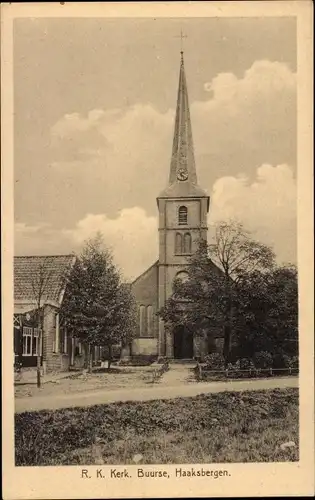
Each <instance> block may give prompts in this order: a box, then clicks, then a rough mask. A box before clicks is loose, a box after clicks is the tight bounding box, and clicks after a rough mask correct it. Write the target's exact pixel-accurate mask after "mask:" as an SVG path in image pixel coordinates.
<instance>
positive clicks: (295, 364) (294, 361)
mask: <svg viewBox="0 0 315 500" xmlns="http://www.w3.org/2000/svg"><path fill="white" fill-rule="evenodd" d="M289 363H290V364H289V367H290V368H296V369H298V368H299V357H298V356H293V357H292V358H290V360H289Z"/></svg>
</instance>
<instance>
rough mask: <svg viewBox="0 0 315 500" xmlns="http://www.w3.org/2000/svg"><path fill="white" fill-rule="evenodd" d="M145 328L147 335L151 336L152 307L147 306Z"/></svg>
mask: <svg viewBox="0 0 315 500" xmlns="http://www.w3.org/2000/svg"><path fill="white" fill-rule="evenodd" d="M147 330H148V337H152V336H153V307H152V306H148V307H147Z"/></svg>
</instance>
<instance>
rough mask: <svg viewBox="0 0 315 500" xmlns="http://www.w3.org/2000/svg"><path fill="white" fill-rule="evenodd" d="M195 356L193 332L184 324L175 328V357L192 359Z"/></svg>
mask: <svg viewBox="0 0 315 500" xmlns="http://www.w3.org/2000/svg"><path fill="white" fill-rule="evenodd" d="M193 356H194V345H193V334H192V332H190V331H189V330H187V328H185V327H184V326H177V327H176V328H175V329H174V358H175V359H192V358H193Z"/></svg>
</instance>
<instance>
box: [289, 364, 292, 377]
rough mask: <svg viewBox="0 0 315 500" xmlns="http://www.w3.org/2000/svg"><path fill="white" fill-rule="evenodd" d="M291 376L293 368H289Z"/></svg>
mask: <svg viewBox="0 0 315 500" xmlns="http://www.w3.org/2000/svg"><path fill="white" fill-rule="evenodd" d="M289 374H290V375H292V368H291V366H289Z"/></svg>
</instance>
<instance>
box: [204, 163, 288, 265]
mask: <svg viewBox="0 0 315 500" xmlns="http://www.w3.org/2000/svg"><path fill="white" fill-rule="evenodd" d="M296 196H297V192H296V181H295V179H294V176H293V171H292V168H290V167H289V166H288V165H278V166H276V167H273V166H272V165H267V164H264V165H261V166H260V167H259V168H258V169H257V172H256V178H255V179H254V180H253V181H252V182H251V181H250V180H249V178H248V177H246V176H239V177H222V178H221V179H218V180H217V181H216V183H215V184H214V186H213V194H212V207H211V211H210V216H209V223H210V224H215V222H218V221H220V220H228V219H231V218H235V219H237V220H240V221H241V222H243V224H244V226H245V227H246V228H248V229H249V230H250V231H252V232H253V236H254V237H255V238H257V239H258V240H260V241H263V242H264V243H266V244H268V245H270V246H271V247H273V249H274V251H275V252H276V256H277V259H278V261H279V262H295V261H296V249H297V231H296V204H297V197H296Z"/></svg>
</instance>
